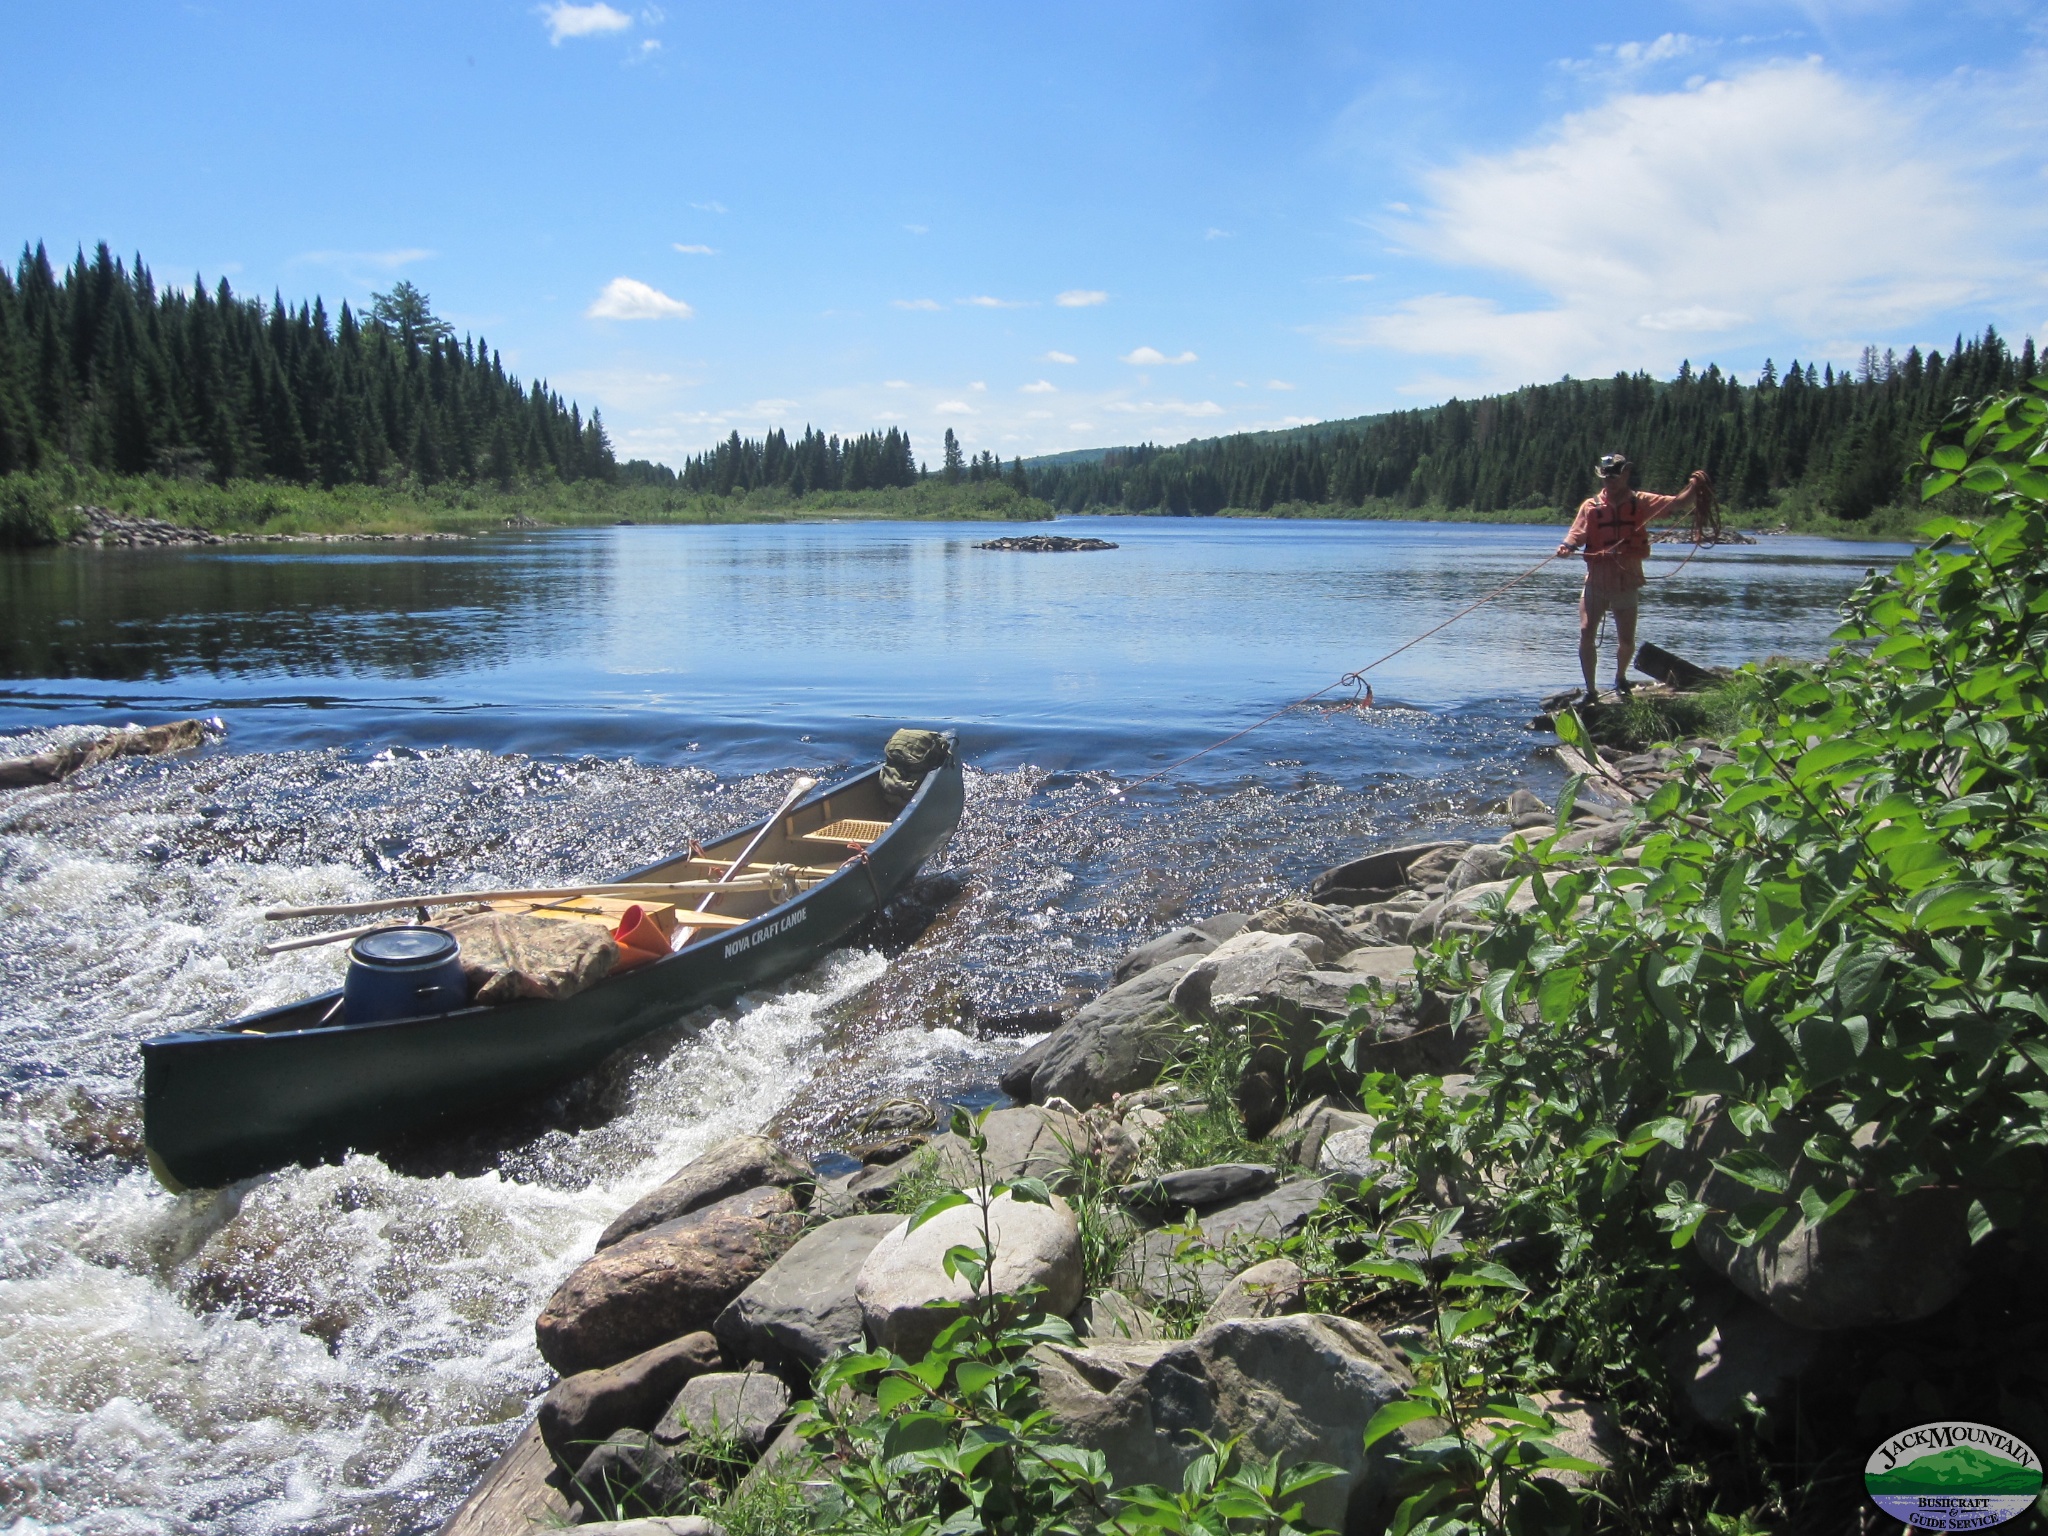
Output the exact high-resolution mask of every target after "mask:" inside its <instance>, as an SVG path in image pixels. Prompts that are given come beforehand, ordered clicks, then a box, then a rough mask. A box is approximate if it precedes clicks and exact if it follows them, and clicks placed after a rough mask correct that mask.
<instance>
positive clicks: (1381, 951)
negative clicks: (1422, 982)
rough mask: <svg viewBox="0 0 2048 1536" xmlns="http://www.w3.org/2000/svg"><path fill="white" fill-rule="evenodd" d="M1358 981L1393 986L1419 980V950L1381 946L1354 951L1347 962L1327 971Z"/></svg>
mask: <svg viewBox="0 0 2048 1536" xmlns="http://www.w3.org/2000/svg"><path fill="white" fill-rule="evenodd" d="M1323 969H1324V970H1325V971H1334V972H1337V973H1338V974H1341V975H1344V976H1349V977H1352V978H1353V979H1354V981H1353V984H1354V985H1356V984H1357V983H1358V982H1362V981H1365V980H1367V979H1368V978H1377V979H1378V980H1380V981H1383V982H1385V983H1387V984H1388V985H1389V986H1392V985H1394V984H1395V983H1397V982H1400V981H1404V980H1405V981H1413V980H1414V979H1415V946H1414V945H1412V944H1379V945H1369V946H1365V947H1362V948H1359V949H1354V950H1352V951H1351V953H1350V954H1348V955H1346V956H1344V958H1343V959H1341V960H1338V961H1335V962H1334V963H1332V964H1330V965H1327V966H1325V967H1324V968H1323Z"/></svg>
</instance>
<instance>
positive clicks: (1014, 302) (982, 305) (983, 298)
mask: <svg viewBox="0 0 2048 1536" xmlns="http://www.w3.org/2000/svg"><path fill="white" fill-rule="evenodd" d="M960 302H961V303H962V304H967V305H971V306H973V307H974V308H975V309H1022V308H1024V304H1025V301H1024V300H1023V299H996V298H991V297H989V295H987V294H985V293H980V294H976V295H975V296H974V297H973V298H971V299H962V300H961V301H960Z"/></svg>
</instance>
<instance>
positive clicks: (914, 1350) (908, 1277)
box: [854, 1193, 1081, 1357]
mask: <svg viewBox="0 0 2048 1536" xmlns="http://www.w3.org/2000/svg"><path fill="white" fill-rule="evenodd" d="M984 1209H986V1212H987V1219H988V1226H989V1234H988V1236H989V1241H990V1243H991V1244H992V1245H993V1248H994V1251H995V1262H994V1264H993V1265H992V1266H991V1268H990V1271H989V1275H988V1280H987V1284H988V1286H989V1288H991V1289H993V1290H994V1292H995V1293H996V1294H998V1295H1005V1296H1014V1295H1016V1294H1017V1293H1018V1292H1020V1291H1023V1290H1026V1289H1029V1288H1030V1287H1033V1286H1039V1287H1043V1288H1044V1291H1045V1297H1044V1309H1045V1311H1046V1312H1047V1313H1049V1314H1054V1315H1057V1316H1061V1317H1064V1316H1066V1314H1067V1313H1069V1312H1071V1311H1073V1310H1074V1308H1075V1307H1076V1306H1077V1305H1078V1304H1079V1303H1080V1300H1081V1231H1080V1228H1079V1226H1078V1225H1076V1223H1075V1221H1074V1213H1073V1212H1072V1211H1071V1210H1069V1209H1068V1208H1067V1203H1066V1202H1065V1201H1064V1200H1061V1199H1058V1198H1057V1197H1055V1198H1054V1200H1053V1203H1052V1204H1051V1205H1038V1204H1035V1203H1033V1202H1031V1201H1028V1200H1017V1199H1014V1198H1012V1197H1011V1196H1010V1195H1007V1194H1004V1195H1001V1196H998V1197H997V1198H996V1199H995V1200H993V1201H990V1200H987V1199H986V1197H985V1196H983V1195H981V1194H979V1193H977V1194H976V1195H974V1196H973V1197H972V1198H970V1199H969V1201H968V1202H967V1203H966V1204H965V1205H956V1206H954V1207H953V1208H952V1209H951V1210H947V1211H941V1212H940V1213H939V1214H938V1215H937V1216H934V1217H933V1218H932V1219H931V1220H930V1221H927V1222H926V1223H925V1224H924V1225H923V1226H921V1227H919V1228H918V1229H917V1230H916V1231H915V1232H912V1231H910V1230H909V1223H908V1222H907V1221H906V1222H904V1223H903V1224H902V1225H901V1226H899V1227H898V1228H897V1229H896V1230H894V1231H892V1232H890V1233H889V1234H888V1236H886V1237H884V1238H883V1239H882V1240H881V1241H880V1242H879V1243H877V1244H876V1245H875V1247H874V1251H873V1252H871V1253H870V1254H869V1255H868V1256H867V1259H866V1260H865V1261H864V1262H863V1263H862V1264H861V1267H860V1275H859V1277H858V1279H857V1280H856V1281H855V1283H854V1295H855V1296H856V1297H857V1298H858V1299H859V1302H860V1310H861V1317H862V1320H863V1322H864V1323H865V1325H866V1329H867V1336H868V1341H869V1342H870V1343H872V1344H874V1345H876V1346H877V1347H879V1348H882V1349H893V1350H895V1351H896V1352H897V1353H898V1354H900V1355H905V1356H911V1357H915V1356H918V1355H921V1354H923V1353H924V1351H925V1350H926V1349H928V1348H929V1347H930V1345H931V1342H932V1340H933V1339H934V1338H936V1337H937V1336H938V1334H939V1331H940V1330H941V1329H942V1328H944V1327H945V1326H946V1324H947V1323H949V1322H951V1321H952V1319H953V1317H954V1316H955V1315H956V1314H954V1313H951V1312H947V1311H937V1310H932V1309H931V1308H930V1304H931V1303H932V1302H937V1301H966V1300H968V1299H970V1298H971V1297H972V1296H973V1294H974V1291H973V1288H972V1287H971V1286H970V1285H969V1284H968V1283H967V1277H966V1276H965V1275H964V1274H963V1275H948V1274H947V1273H946V1268H945V1257H946V1253H947V1251H948V1250H949V1249H952V1248H955V1247H959V1246H961V1245H963V1244H964V1245H966V1246H969V1247H975V1248H979V1247H980V1246H981V1243H982V1217H983V1211H984Z"/></svg>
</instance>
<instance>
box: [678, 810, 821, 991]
mask: <svg viewBox="0 0 2048 1536" xmlns="http://www.w3.org/2000/svg"><path fill="white" fill-rule="evenodd" d="M817 787H818V781H817V780H816V779H806V778H799V779H798V780H797V781H796V782H795V783H794V784H792V785H790V786H789V793H788V794H786V795H784V796H783V797H782V804H780V805H778V806H776V807H775V810H774V812H773V814H771V815H770V816H769V818H768V819H767V820H766V821H764V822H762V823H761V830H760V831H758V832H756V833H755V834H754V836H753V838H752V840H751V841H750V842H748V844H747V846H746V847H745V848H743V849H741V850H740V856H739V857H738V858H736V859H734V860H733V861H732V864H731V867H729V868H728V869H727V870H726V872H725V873H724V875H722V876H721V877H720V878H719V879H717V880H715V881H713V882H712V885H713V886H714V889H713V890H712V891H711V892H710V893H709V894H708V895H706V896H705V898H704V899H703V900H702V901H700V902H698V903H697V910H698V911H699V912H708V911H710V910H711V903H713V902H714V901H716V900H718V898H719V895H720V894H721V893H722V892H724V891H731V890H739V889H742V887H741V885H740V883H739V882H738V881H736V880H734V879H733V876H734V875H736V874H738V873H739V872H740V871H741V870H743V869H745V868H746V867H747V860H749V859H751V858H752V857H753V856H754V850H755V849H756V848H758V847H760V846H761V843H762V841H763V840H764V839H765V838H766V837H767V836H768V834H769V833H770V832H773V831H774V830H775V824H776V823H777V822H779V821H781V820H782V818H783V816H784V815H786V814H787V813H788V811H789V808H790V807H791V806H792V805H795V804H796V803H797V801H799V800H801V799H803V797H804V796H805V795H807V794H809V793H810V792H811V791H812V790H814V789H816V788H817ZM708 926H709V924H699V925H698V927H708ZM696 932H697V929H696V928H693V927H691V926H690V925H689V924H688V923H684V924H682V925H681V926H679V927H678V928H677V929H676V931H675V933H674V935H673V936H672V937H671V938H670V939H669V941H668V947H669V951H670V953H674V952H675V951H676V950H679V949H681V948H682V947H683V946H684V945H685V944H687V943H689V942H690V940H691V938H692V937H693V936H694V935H695V934H696Z"/></svg>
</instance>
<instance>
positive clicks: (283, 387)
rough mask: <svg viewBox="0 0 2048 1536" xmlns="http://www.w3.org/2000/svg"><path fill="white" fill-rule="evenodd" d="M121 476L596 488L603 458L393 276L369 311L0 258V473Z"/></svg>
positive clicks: (598, 428) (597, 436)
mask: <svg viewBox="0 0 2048 1536" xmlns="http://www.w3.org/2000/svg"><path fill="white" fill-rule="evenodd" d="M66 461H68V462H70V463H72V464H76V465H80V466H89V467H91V468H94V469H100V470H105V471H110V472H112V473H116V474H126V475H142V474H164V475H173V476H195V477H201V478H205V479H209V480H214V481H218V482H226V481H227V480H230V479H271V480H280V481H288V482H292V483H296V484H301V485H310V484H315V483H317V484H320V485H324V486H329V487H332V486H335V485H341V484H348V483H361V484H372V485H374V484H387V483H392V482H394V481H403V480H406V479H412V480H416V481H418V482H419V483H421V484H428V485H431V484H434V483H436V482H439V481H443V480H462V481H484V482H492V481H495V482H496V483H498V484H499V485H501V486H505V487H510V486H512V485H514V484H517V483H524V482H536V481H542V480H549V479H553V480H560V481H576V480H584V479H598V480H607V479H611V478H613V477H614V475H615V473H616V468H617V466H616V463H615V461H614V459H613V456H612V448H611V443H610V441H609V440H608V439H607V437H606V435H605V430H604V424H603V422H602V421H601V420H600V419H599V417H598V413H597V412H596V411H594V410H593V411H592V412H591V413H590V415H589V417H588V418H587V419H586V418H585V417H584V415H583V413H582V411H581V410H580V408H579V407H577V406H576V405H574V404H573V403H570V402H566V401H564V400H563V399H562V397H561V396H560V395H558V394H556V393H554V392H553V391H552V390H550V389H549V388H548V387H547V385H546V384H545V383H543V382H542V381H540V380H537V379H536V380H535V381H533V382H532V383H531V384H530V385H522V384H521V383H520V381H519V380H518V379H517V378H516V377H514V376H512V375H510V374H507V373H506V371H505V368H504V365H503V363H502V362H501V361H500V360H499V357H498V354H497V353H496V352H494V351H492V350H491V348H490V346H489V344H488V343H487V342H486V341H485V340H484V339H483V338H482V337H481V336H479V337H476V338H474V339H472V338H470V337H467V336H465V337H463V338H461V339H460V340H458V339H457V338H456V336H455V333H454V330H453V328H452V327H451V326H449V325H448V324H447V322H445V321H443V320H441V319H439V318H437V317H436V316H435V315H434V313H433V311H432V309H431V308H430V307H429V305H428V302H427V296H426V295H425V294H423V293H421V292H420V291H419V290H418V289H417V288H415V287H414V286H413V285H412V284H411V283H408V282H400V283H398V284H397V285H396V286H395V287H394V288H393V289H392V290H391V291H390V292H389V293H385V294H379V295H377V296H376V298H375V300H374V303H373V305H372V307H371V309H370V311H369V313H368V314H366V315H358V314H356V313H354V312H353V311H352V310H351V309H350V308H349V306H348V304H347V303H345V302H344V303H343V305H342V306H341V315H340V318H339V320H338V321H335V322H333V323H330V320H329V317H328V314H327V309H326V306H325V305H324V303H322V301H321V300H319V299H317V298H316V299H315V300H314V301H313V303H312V305H311V306H310V307H309V306H308V305H306V304H305V303H303V302H301V303H300V305H299V307H298V308H297V309H296V310H293V309H292V308H291V307H290V306H288V305H287V304H286V303H285V302H284V300H283V298H282V296H278V297H275V298H273V300H272V301H271V302H270V303H269V304H267V305H266V304H265V303H264V302H263V301H262V300H261V299H254V298H242V297H239V296H238V295H236V294H235V293H234V292H233V291H232V290H231V289H230V288H229V286H228V283H227V279H225V278H222V279H221V280H220V282H219V284H218V285H217V286H216V287H215V288H214V290H213V291H212V292H211V293H209V292H208V291H207V288H206V285H205V283H204V282H203V281H201V280H198V279H195V280H194V282H193V285H192V287H191V288H190V289H189V290H187V289H184V288H179V287H168V288H162V289H159V288H158V287H157V285H156V281H155V279H154V278H153V277H152V276H151V274H150V271H149V268H148V267H147V266H146V265H144V263H143V261H142V258H141V257H140V256H139V255H138V256H137V257H136V259H135V261H134V264H133V265H132V266H130V265H126V264H124V263H123V262H121V261H120V260H118V259H117V258H116V257H115V256H114V255H113V254H112V253H111V252H110V251H109V250H108V248H107V247H106V245H105V244H104V243H102V244H101V245H100V246H99V248H98V249H97V251H95V253H94V254H93V256H92V258H91V259H88V258H87V257H86V255H85V253H84V252H83V251H80V252H79V254H78V257H77V259H76V260H75V261H74V262H73V263H72V264H71V265H70V266H69V267H67V268H65V269H64V270H63V271H62V272H61V273H59V272H58V271H56V270H55V269H54V268H53V267H52V266H51V263H50V259H49V256H48V254H47V253H46V252H45V250H44V248H43V247H42V246H41V245H37V246H36V248H35V249H34V250H33V251H29V250H26V249H24V250H23V252H22V256H21V260H20V263H19V265H18V266H17V268H16V270H15V272H14V273H13V275H12V276H10V275H9V274H8V273H7V271H6V270H5V268H4V267H0V474H6V473H10V472H13V471H33V470H37V469H40V468H43V467H45V466H49V465H55V464H57V463H62V462H66Z"/></svg>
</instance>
